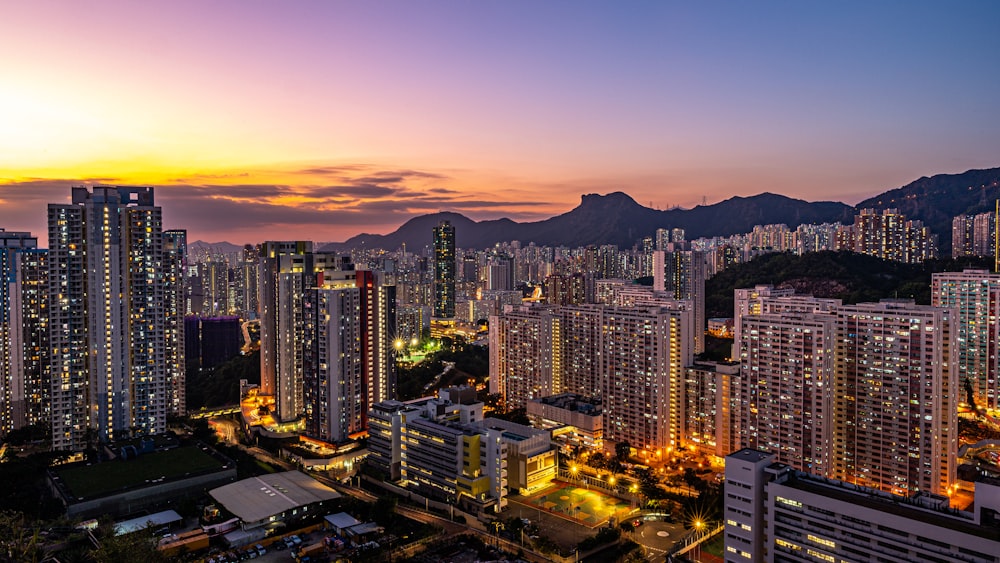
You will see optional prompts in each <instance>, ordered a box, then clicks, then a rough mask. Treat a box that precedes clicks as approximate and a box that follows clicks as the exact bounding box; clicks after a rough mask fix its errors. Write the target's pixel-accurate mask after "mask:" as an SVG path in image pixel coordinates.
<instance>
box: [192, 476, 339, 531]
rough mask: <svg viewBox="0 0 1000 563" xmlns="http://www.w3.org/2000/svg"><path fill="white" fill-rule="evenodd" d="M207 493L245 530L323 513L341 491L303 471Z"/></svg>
mask: <svg viewBox="0 0 1000 563" xmlns="http://www.w3.org/2000/svg"><path fill="white" fill-rule="evenodd" d="M208 494H209V496H211V497H212V498H213V499H215V502H217V503H218V504H219V505H220V506H222V507H223V508H225V509H226V510H227V511H229V512H230V513H231V514H232V515H233V516H235V517H237V518H239V519H240V523H241V526H242V528H243V530H250V529H254V528H261V527H266V526H269V525H277V523H279V522H286V521H295V520H298V519H301V518H304V517H305V516H308V515H310V514H322V513H323V511H327V512H328V511H329V508H330V506H331V504H332V501H335V500H337V499H339V498H340V493H338V492H337V491H334V490H333V489H331V488H330V487H327V486H326V485H324V484H322V483H320V482H319V481H317V480H315V479H313V478H312V477H310V476H308V475H306V474H305V473H302V472H300V471H285V472H283V473H271V474H269V475H260V476H257V477H250V478H249V479H243V480H241V481H237V482H235V483H230V484H228V485H224V486H222V487H219V488H217V489H212V490H211V491H209V492H208Z"/></svg>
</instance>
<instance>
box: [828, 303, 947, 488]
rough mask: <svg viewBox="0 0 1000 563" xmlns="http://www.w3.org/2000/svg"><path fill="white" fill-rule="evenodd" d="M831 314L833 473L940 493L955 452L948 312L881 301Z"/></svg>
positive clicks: (871, 484) (864, 481)
mask: <svg viewBox="0 0 1000 563" xmlns="http://www.w3.org/2000/svg"><path fill="white" fill-rule="evenodd" d="M836 314H837V348H838V351H837V356H838V357H837V364H836V373H835V378H836V383H835V388H834V396H835V402H834V409H835V412H836V416H835V428H834V442H835V444H837V450H838V451H837V452H836V455H835V459H834V477H835V478H837V479H840V480H842V481H850V482H852V483H856V484H859V485H863V486H866V487H872V488H877V489H881V490H883V491H886V492H891V493H893V494H902V495H909V494H911V493H913V492H915V491H918V490H920V491H927V492H930V493H933V494H944V492H945V491H946V489H947V488H948V485H949V484H950V483H951V482H952V480H953V479H954V475H955V465H956V462H955V457H956V454H957V451H958V421H957V418H956V417H957V408H958V403H957V400H958V399H957V392H958V385H957V384H956V382H955V378H954V376H953V373H954V372H953V370H954V366H955V359H956V354H955V347H954V342H953V338H954V334H953V330H954V320H953V313H952V311H951V310H949V309H942V308H938V307H929V306H925V305H914V304H913V302H912V301H889V300H885V301H882V302H880V303H860V304H858V305H844V306H842V307H839V308H837V311H836Z"/></svg>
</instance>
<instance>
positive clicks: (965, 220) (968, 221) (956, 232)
mask: <svg viewBox="0 0 1000 563" xmlns="http://www.w3.org/2000/svg"><path fill="white" fill-rule="evenodd" d="M972 217H973V216H972V215H958V216H956V217H955V218H953V219H952V220H951V257H952V258H961V257H962V256H974V254H973V251H972V239H973V219H972Z"/></svg>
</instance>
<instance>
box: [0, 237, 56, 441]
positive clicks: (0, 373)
mask: <svg viewBox="0 0 1000 563" xmlns="http://www.w3.org/2000/svg"><path fill="white" fill-rule="evenodd" d="M37 244H38V239H37V238H36V237H33V236H31V233H24V232H5V231H4V230H3V229H0V434H6V433H7V432H9V431H10V430H14V429H17V428H21V427H23V426H25V425H28V424H39V423H44V422H47V421H48V408H49V401H48V397H49V382H48V361H47V358H48V352H49V345H48V312H47V311H46V308H45V301H46V298H47V295H48V287H47V279H48V272H47V261H46V258H47V257H48V253H47V251H45V250H44V249H40V248H37Z"/></svg>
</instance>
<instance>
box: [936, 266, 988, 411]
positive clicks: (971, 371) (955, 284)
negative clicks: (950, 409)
mask: <svg viewBox="0 0 1000 563" xmlns="http://www.w3.org/2000/svg"><path fill="white" fill-rule="evenodd" d="M931 305H934V306H936V307H950V308H952V309H954V311H955V313H956V317H955V339H956V343H957V349H958V352H957V353H958V363H957V365H956V366H955V367H956V369H955V372H954V373H955V381H956V385H957V386H958V393H959V396H960V398H961V400H963V401H964V400H966V399H967V395H968V394H969V393H968V392H971V394H972V399H973V401H974V402H975V403H976V406H978V407H980V408H984V407H985V408H990V409H995V408H1000V393H998V390H997V385H998V382H997V377H998V373H1000V365H998V362H1000V357H998V356H997V346H1000V323H998V319H1000V274H993V273H990V272H988V271H987V270H972V269H969V270H965V271H962V272H941V273H936V274H931Z"/></svg>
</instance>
